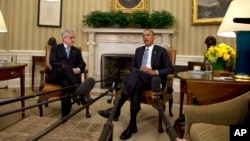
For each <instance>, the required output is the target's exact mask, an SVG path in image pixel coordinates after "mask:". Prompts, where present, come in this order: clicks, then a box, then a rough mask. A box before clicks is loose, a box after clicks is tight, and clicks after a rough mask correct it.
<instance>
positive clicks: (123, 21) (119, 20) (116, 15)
mask: <svg viewBox="0 0 250 141" xmlns="http://www.w3.org/2000/svg"><path fill="white" fill-rule="evenodd" d="M108 19H109V24H110V25H111V26H113V27H116V28H119V27H120V26H121V27H127V26H128V24H129V19H128V16H127V15H126V14H125V13H123V12H122V11H111V12H109V14H108Z"/></svg>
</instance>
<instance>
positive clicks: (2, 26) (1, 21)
mask: <svg viewBox="0 0 250 141" xmlns="http://www.w3.org/2000/svg"><path fill="white" fill-rule="evenodd" d="M0 32H7V27H6V25H5V22H4V19H3V15H2V12H1V10H0Z"/></svg>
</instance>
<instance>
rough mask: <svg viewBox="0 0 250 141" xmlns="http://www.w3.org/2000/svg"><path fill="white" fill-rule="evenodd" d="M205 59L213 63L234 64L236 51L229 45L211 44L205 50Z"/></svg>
mask: <svg viewBox="0 0 250 141" xmlns="http://www.w3.org/2000/svg"><path fill="white" fill-rule="evenodd" d="M205 59H206V60H207V61H208V62H209V63H212V64H215V63H216V64H222V65H226V66H232V65H234V64H235V60H236V52H235V50H234V49H233V48H231V47H230V46H229V45H227V44H225V43H220V44H218V45H216V46H211V47H210V48H209V49H208V51H206V52H205Z"/></svg>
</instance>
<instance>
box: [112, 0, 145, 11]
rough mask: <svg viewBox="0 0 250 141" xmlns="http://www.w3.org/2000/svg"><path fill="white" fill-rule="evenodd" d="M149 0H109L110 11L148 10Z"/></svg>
mask: <svg viewBox="0 0 250 141" xmlns="http://www.w3.org/2000/svg"><path fill="white" fill-rule="evenodd" d="M148 9H149V0H111V10H112V11H122V12H124V13H131V12H133V11H143V10H146V11H148Z"/></svg>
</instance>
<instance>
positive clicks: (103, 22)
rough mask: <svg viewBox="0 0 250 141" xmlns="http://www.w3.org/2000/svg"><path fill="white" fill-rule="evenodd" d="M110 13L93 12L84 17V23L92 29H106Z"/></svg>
mask: <svg viewBox="0 0 250 141" xmlns="http://www.w3.org/2000/svg"><path fill="white" fill-rule="evenodd" d="M108 22H109V19H108V13H106V12H101V11H92V12H90V13H89V14H87V15H85V16H83V23H84V24H86V25H88V26H92V27H96V28H98V27H106V26H107V25H108Z"/></svg>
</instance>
